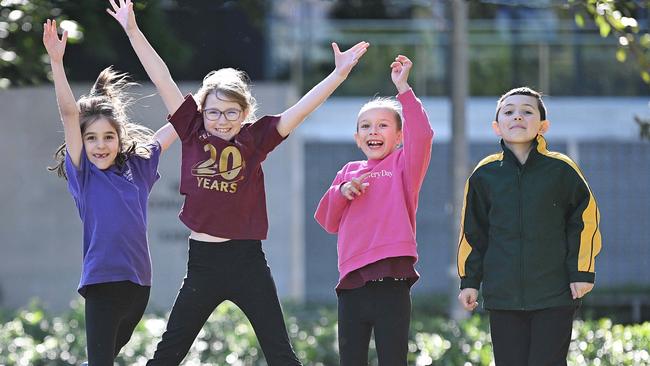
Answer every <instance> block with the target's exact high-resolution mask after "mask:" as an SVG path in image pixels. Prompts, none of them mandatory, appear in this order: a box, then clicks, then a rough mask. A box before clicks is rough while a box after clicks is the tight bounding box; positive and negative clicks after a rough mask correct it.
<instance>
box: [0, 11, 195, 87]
mask: <svg viewBox="0 0 650 366" xmlns="http://www.w3.org/2000/svg"><path fill="white" fill-rule="evenodd" d="M159 3H160V1H147V2H137V3H136V4H135V6H136V11H137V12H138V18H139V19H140V20H141V21H140V23H139V25H140V27H141V28H142V29H143V30H144V31H145V32H146V33H147V34H148V35H149V36H150V38H151V39H152V40H153V43H154V46H155V47H156V49H157V50H158V52H159V53H160V54H161V55H162V56H163V57H165V56H167V57H165V58H166V59H168V60H169V63H170V67H173V66H178V67H182V66H183V65H184V64H185V63H187V61H188V59H189V50H188V49H187V48H186V47H185V46H183V45H181V44H180V42H179V41H178V40H177V39H176V38H175V37H174V36H173V34H172V33H171V32H170V30H169V28H168V27H166V26H165V25H164V14H163V12H162V9H161V8H160V5H159ZM0 5H2V8H1V9H2V10H0V89H4V88H7V87H9V86H25V85H36V84H39V83H42V82H44V81H47V80H48V72H49V65H48V57H47V53H46V51H45V48H44V47H43V45H42V41H41V39H42V35H43V23H44V22H45V21H46V20H47V19H56V20H57V22H58V24H59V25H60V26H61V27H62V28H64V29H66V30H68V47H67V49H66V64H68V65H70V64H74V63H75V62H78V63H80V64H83V63H88V61H89V60H92V61H98V63H100V64H108V63H115V62H117V61H120V60H121V59H122V58H123V56H124V53H128V54H129V55H131V54H132V51H131V49H130V46H128V41H126V36H124V34H123V32H121V30H119V31H118V29H119V25H118V24H117V22H115V21H114V20H113V19H112V18H111V17H110V16H109V15H108V14H107V13H106V10H105V9H106V8H107V7H108V6H109V2H108V0H105V1H104V0H102V1H69V0H0ZM108 29H110V30H111V31H110V32H109V31H107V30H108ZM124 43H126V44H124ZM70 54H72V57H68V55H70ZM172 55H173V57H172ZM96 71H98V70H93V71H92V72H93V75H92V76H90V77H88V79H89V80H91V79H94V78H95V77H96Z"/></svg>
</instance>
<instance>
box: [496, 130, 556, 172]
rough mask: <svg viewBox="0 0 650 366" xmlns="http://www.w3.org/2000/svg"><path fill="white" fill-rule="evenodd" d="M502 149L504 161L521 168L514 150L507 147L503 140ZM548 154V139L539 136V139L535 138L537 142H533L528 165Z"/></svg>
mask: <svg viewBox="0 0 650 366" xmlns="http://www.w3.org/2000/svg"><path fill="white" fill-rule="evenodd" d="M501 149H503V160H506V161H510V162H512V163H514V164H516V165H517V166H521V163H520V162H519V159H517V157H516V156H515V154H514V153H513V152H512V150H510V149H509V148H508V147H507V146H506V144H505V142H503V139H502V140H501ZM547 152H548V150H547V149H546V139H545V138H544V136H542V135H539V134H538V135H537V137H535V140H533V144H532V146H531V149H530V153H529V154H528V159H526V165H530V164H533V163H534V162H535V161H537V160H538V159H539V158H540V157H541V156H543V155H545V153H547Z"/></svg>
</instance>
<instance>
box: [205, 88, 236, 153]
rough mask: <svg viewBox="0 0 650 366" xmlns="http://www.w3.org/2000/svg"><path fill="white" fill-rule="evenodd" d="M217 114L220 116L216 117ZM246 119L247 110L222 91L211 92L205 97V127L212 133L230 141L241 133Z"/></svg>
mask: <svg viewBox="0 0 650 366" xmlns="http://www.w3.org/2000/svg"><path fill="white" fill-rule="evenodd" d="M217 115H219V118H216V116H217ZM233 117H236V118H233ZM231 119H233V120H232V121H231ZM245 119H246V111H244V110H242V107H241V106H240V105H239V104H238V103H237V102H234V101H231V100H228V99H227V98H225V96H224V95H222V94H221V93H218V92H217V93H210V94H208V96H207V97H206V98H205V103H204V105H203V127H205V130H206V131H208V133H210V134H211V135H213V136H217V137H219V138H221V139H223V140H226V141H230V140H231V139H232V138H233V137H235V135H237V134H238V133H239V130H241V124H242V122H244V120H245Z"/></svg>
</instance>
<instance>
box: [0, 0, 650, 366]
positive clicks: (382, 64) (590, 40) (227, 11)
mask: <svg viewBox="0 0 650 366" xmlns="http://www.w3.org/2000/svg"><path fill="white" fill-rule="evenodd" d="M134 4H135V9H136V16H137V21H138V24H139V25H140V28H141V29H142V30H143V32H144V33H145V35H146V36H147V37H148V39H149V40H150V41H151V43H152V44H153V45H154V47H155V48H156V50H157V51H158V52H159V54H160V55H161V56H162V58H163V59H164V60H165V61H166V63H167V65H168V66H169V68H170V70H171V73H172V76H173V77H174V79H175V80H176V81H177V82H178V83H179V86H180V87H181V90H182V91H183V92H184V93H191V92H194V91H196V90H197V89H198V88H199V86H200V81H201V80H202V78H203V76H204V75H205V74H206V73H207V72H209V71H210V70H213V69H218V68H221V67H235V68H238V69H242V70H245V71H246V72H248V74H249V75H250V77H251V78H252V80H253V84H254V86H253V91H254V94H255V96H256V97H257V99H258V101H259V102H260V107H261V111H260V114H275V113H281V112H282V111H283V110H284V109H286V108H287V107H288V106H290V105H291V104H293V103H294V102H295V101H297V100H298V98H299V97H300V96H301V95H302V94H304V93H305V92H306V91H307V90H309V89H310V88H311V87H312V86H313V85H315V84H316V83H317V82H319V81H320V80H321V79H323V78H324V77H325V76H326V75H327V74H328V73H330V72H331V71H332V70H333V68H334V63H333V55H332V50H331V46H330V43H331V42H337V43H338V44H339V45H340V47H341V49H343V48H347V47H349V46H351V45H353V44H355V43H356V42H358V41H361V40H365V41H368V42H370V44H371V46H370V48H369V50H368V52H367V54H366V55H365V56H364V57H363V59H362V60H361V61H360V63H359V64H358V65H357V66H356V67H355V69H354V70H353V71H352V73H351V74H350V76H349V77H348V79H347V80H346V81H345V82H344V84H343V85H341V86H340V87H339V88H338V90H337V91H336V92H335V93H334V95H333V96H332V97H331V98H329V99H328V101H327V102H325V103H324V104H323V105H322V106H321V107H320V108H319V109H318V110H317V111H316V112H314V113H313V114H312V115H311V116H310V117H309V118H308V119H307V120H306V121H305V122H304V124H303V125H302V126H301V127H300V128H298V130H297V131H296V132H294V133H293V134H292V136H291V137H290V138H289V139H288V140H287V141H286V142H285V143H283V144H282V145H281V146H280V147H279V148H278V149H277V150H276V151H274V152H273V154H271V155H270V156H269V158H268V160H267V161H266V162H265V165H264V170H265V175H266V192H267V201H268V202H267V203H268V214H269V220H270V231H269V238H268V240H266V241H265V242H264V246H265V250H266V253H267V258H268V260H269V265H270V267H271V269H272V272H273V275H274V277H275V280H276V283H277V286H278V291H279V292H280V295H281V297H282V298H283V299H284V300H285V301H286V302H287V303H288V304H294V305H295V306H298V307H306V306H312V305H315V306H325V307H327V306H331V305H332V304H334V303H335V302H336V297H335V293H334V290H333V288H334V286H335V285H336V281H337V278H338V275H337V269H336V237H335V236H333V235H329V234H327V233H325V232H324V231H323V230H322V229H321V228H320V226H318V224H317V223H316V222H315V221H314V219H313V213H314V210H315V208H316V206H317V204H318V201H319V199H320V197H321V195H322V194H323V193H324V191H325V190H326V189H327V187H329V185H330V182H331V180H332V179H333V178H334V176H335V174H336V172H337V171H338V169H340V167H342V166H343V165H344V164H345V163H346V162H348V161H350V160H359V159H363V158H364V156H363V154H362V153H361V151H359V150H358V148H357V147H356V146H355V144H354V141H353V133H354V127H355V118H356V114H357V112H358V110H359V108H360V106H361V105H362V104H363V103H364V102H365V101H367V100H369V99H370V98H371V97H372V96H374V95H387V96H390V95H394V94H395V93H396V91H395V89H394V86H393V84H392V82H391V80H390V75H389V67H388V65H389V64H390V62H391V61H392V60H393V59H394V57H395V56H396V55H397V54H404V55H407V56H409V57H410V58H411V59H412V60H413V62H414V69H413V71H412V72H411V76H410V84H411V86H412V87H413V89H414V91H415V92H416V94H417V95H418V96H419V97H420V98H421V99H422V100H423V102H424V105H425V108H426V109H427V112H428V115H429V118H430V120H431V124H432V126H433V128H434V130H435V132H436V136H435V137H434V145H433V151H432V159H431V165H430V167H429V172H428V174H427V177H426V180H425V183H424V186H423V188H422V191H421V194H420V206H419V210H418V221H417V224H418V226H417V229H418V230H417V236H418V244H419V254H420V261H419V263H418V266H417V269H418V271H419V272H420V274H421V276H422V277H421V279H420V281H419V282H418V283H417V284H416V285H415V286H414V288H413V294H414V299H415V300H414V301H415V304H416V305H417V306H420V305H418V304H421V307H422V308H424V309H429V311H431V312H433V313H436V314H438V315H441V316H445V317H451V318H452V319H460V318H463V317H465V315H463V314H462V312H460V311H459V309H458V308H457V307H456V302H455V297H456V295H457V293H458V290H457V288H458V287H457V286H458V284H457V280H456V269H455V255H456V246H457V233H458V226H457V225H458V217H459V204H460V200H461V195H462V189H463V186H464V181H465V179H466V178H467V175H468V174H469V172H470V171H471V169H472V168H473V167H474V166H475V164H476V163H477V162H478V161H479V160H480V159H481V158H482V157H483V156H485V155H487V154H489V153H492V152H495V151H497V150H498V149H499V147H498V139H497V138H496V136H494V135H493V133H492V131H491V128H490V123H491V121H492V120H493V118H494V111H495V107H496V101H497V99H498V97H499V96H500V95H501V94H502V93H504V92H505V91H507V90H509V89H511V88H513V87H517V86H523V85H527V86H530V87H532V88H534V89H537V90H540V91H541V92H543V93H544V94H545V96H546V97H545V101H546V105H547V108H548V117H549V120H550V121H551V129H550V131H549V133H548V134H547V138H548V142H549V148H550V149H551V150H556V151H560V152H563V153H566V154H568V155H569V156H570V157H572V158H573V159H574V160H575V161H577V162H578V164H579V165H580V166H581V168H582V170H583V171H584V174H585V175H586V177H587V180H588V182H589V183H590V186H591V189H592V190H593V193H594V195H595V197H596V199H597V200H598V203H599V206H600V211H601V215H602V218H601V232H602V236H603V251H602V252H601V254H600V256H599V257H598V261H597V267H596V272H597V276H596V281H597V285H596V288H595V290H594V292H593V293H592V294H591V295H589V297H588V298H587V299H586V300H585V304H584V306H583V314H586V315H588V316H590V317H601V316H607V317H610V318H612V319H613V320H614V321H616V322H622V323H632V324H633V323H641V322H643V321H647V320H650V225H649V223H650V189H649V188H648V187H650V142H648V140H650V105H649V104H648V103H649V101H650V35H649V34H648V25H649V20H650V1H648V0H629V1H624V0H620V1H606V0H600V1H596V0H563V1H560V0H476V1H463V0H408V1H407V0H336V1H331V0H330V1H328V0H320V1H317V0H304V1H299V0H273V1H272V0H241V1H223V0H195V1H182V0H176V1H174V0H159V1H154V0H150V1H134ZM0 6H1V9H0V110H1V111H2V113H0V125H1V126H2V132H1V133H0V155H1V156H2V157H3V159H0V172H2V185H1V186H0V204H1V207H2V208H1V209H0V245H1V249H2V250H1V251H0V253H1V254H0V309H4V310H2V311H0V315H1V314H2V312H3V311H4V313H5V314H10V313H11V314H13V313H14V312H15V311H18V310H20V309H22V308H25V307H28V306H29V304H30V302H31V301H33V300H34V299H39V300H38V301H39V304H40V305H39V306H41V307H42V308H44V309H47V311H50V312H52V313H55V314H60V313H64V312H66V311H68V310H69V308H70V302H71V301H72V300H76V299H78V295H77V293H76V285H77V283H78V280H79V274H80V267H81V265H80V264H81V235H82V231H81V223H80V220H79V216H78V214H77V211H76V208H75V206H74V203H73V200H72V198H71V197H70V195H69V193H68V191H67V188H66V184H65V182H64V181H63V180H60V179H58V178H56V177H55V175H53V174H51V173H48V172H47V170H46V167H47V166H48V165H52V163H53V160H52V159H51V156H52V154H53V152H54V150H55V149H56V147H57V146H58V145H59V143H60V142H61V141H62V138H63V133H62V132H63V131H62V126H61V123H60V120H59V116H58V111H57V107H56V100H55V95H54V88H53V85H52V83H51V81H50V80H49V79H50V75H49V72H50V69H49V65H48V58H47V55H46V53H45V50H44V48H43V46H42V43H41V36H42V23H43V22H44V21H45V19H48V18H54V19H57V21H58V22H59V24H60V25H61V26H62V27H63V28H65V29H67V30H68V32H69V34H70V39H69V42H68V47H67V50H66V55H65V65H66V71H67V74H68V77H69V79H70V81H71V83H72V86H73V91H74V93H75V95H76V96H77V97H79V96H80V95H82V94H84V93H87V92H88V91H89V89H90V86H91V85H92V81H93V80H94V78H95V77H96V76H97V74H98V73H99V71H101V70H102V69H103V68H104V67H106V66H108V65H114V66H115V68H117V69H118V70H121V71H125V72H128V73H130V74H131V75H132V76H133V79H134V80H135V81H137V82H139V83H140V84H141V85H140V86H139V87H136V88H134V89H133V92H134V93H135V94H136V95H137V96H138V100H137V102H136V104H135V105H134V107H133V109H132V111H131V112H132V116H133V119H134V120H136V121H140V122H141V123H143V124H145V125H147V126H149V127H151V128H154V129H155V128H157V127H159V126H161V125H162V124H163V123H164V122H165V118H166V113H165V109H164V107H163V105H162V103H161V101H160V100H159V98H158V96H157V95H155V88H153V86H152V85H151V84H150V83H149V82H148V79H147V76H146V73H145V72H144V70H143V69H142V67H141V66H140V64H139V62H138V60H137V58H136V56H135V54H134V52H133V51H132V49H131V46H130V44H129V42H128V40H127V38H126V36H125V34H124V33H123V31H122V29H121V28H120V26H119V25H118V24H117V22H115V21H114V20H113V18H112V17H110V16H109V15H108V14H106V11H105V9H106V8H107V7H108V6H109V4H108V1H97V0H92V1H66V0H0ZM179 155H180V146H179V144H178V143H175V145H174V146H173V147H172V148H171V149H170V150H169V151H168V152H167V153H165V154H164V155H163V157H162V158H161V166H160V171H161V174H162V178H161V180H160V181H159V182H158V183H157V184H156V187H155V189H154V191H153V193H152V195H151V199H150V228H149V241H150V248H151V254H152V262H153V268H154V284H153V287H152V297H151V300H150V304H149V311H150V312H158V313H164V312H166V311H168V310H169V309H170V307H171V304H172V303H173V300H174V297H175V295H176V293H177V291H178V289H179V287H180V284H181V281H182V278H183V276H184V273H185V266H186V257H187V235H188V230H187V229H186V228H185V227H184V226H183V225H182V224H180V222H179V220H178V218H177V214H178V211H179V209H180V207H181V205H182V199H181V197H180V195H179V194H178V183H179V166H180V156H179ZM644 187H645V188H644ZM459 191H460V192H459ZM369 224H371V223H369ZM73 307H74V305H73ZM0 319H2V318H1V317H0ZM0 338H1V337H0ZM0 351H1V346H0ZM646 355H647V352H646ZM648 357H650V356H648ZM649 362H650V361H649ZM325 364H327V363H325ZM424 364H426V363H424ZM631 364H632V363H631ZM639 364H640V363H639Z"/></svg>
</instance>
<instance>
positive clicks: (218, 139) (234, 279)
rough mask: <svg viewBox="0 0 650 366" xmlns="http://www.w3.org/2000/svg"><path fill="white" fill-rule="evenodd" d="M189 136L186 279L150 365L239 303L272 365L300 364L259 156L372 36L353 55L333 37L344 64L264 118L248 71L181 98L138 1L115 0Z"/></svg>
mask: <svg viewBox="0 0 650 366" xmlns="http://www.w3.org/2000/svg"><path fill="white" fill-rule="evenodd" d="M110 4H111V6H112V10H110V9H109V10H108V12H109V13H110V14H111V15H112V16H113V17H114V18H115V19H116V20H117V21H118V22H119V23H120V24H121V25H122V27H123V28H124V30H125V32H126V34H127V36H128V37H129V40H130V42H131V45H132V46H133V49H134V50H135V52H136V54H137V55H138V58H139V59H140V62H141V63H142V65H143V66H144V69H145V71H146V72H147V74H148V75H149V77H150V78H151V81H152V82H153V83H154V84H155V85H156V88H157V90H158V92H159V94H160V96H161V97H162V99H163V101H164V103H165V106H166V107H167V111H168V112H169V114H170V116H169V118H168V119H169V121H170V122H171V123H172V124H173V126H174V128H175V129H176V132H177V133H178V135H179V137H180V139H181V141H182V165H181V187H180V192H181V194H182V195H184V196H185V202H184V204H183V209H182V211H181V213H180V215H179V216H180V219H181V221H182V222H183V223H184V224H185V225H186V226H187V227H188V228H189V229H190V230H191V232H190V239H189V247H190V248H189V259H188V268H187V276H186V277H185V279H184V281H183V286H182V287H181V289H180V291H179V293H178V296H177V298H176V301H175V303H174V307H173V308H172V311H171V314H170V315H169V322H168V323H167V329H166V330H165V333H164V334H163V336H162V340H161V341H160V343H158V346H157V349H156V352H155V353H154V356H153V359H152V360H150V361H149V362H148V365H178V364H180V363H181V361H182V360H183V358H184V357H185V355H186V354H187V352H188V350H189V349H190V347H191V345H192V342H193V341H194V339H195V338H196V336H197V334H198V333H199V331H200V330H201V327H202V326H203V324H204V323H205V321H206V320H207V319H208V317H209V316H210V314H211V313H212V311H213V310H214V309H215V308H216V307H217V306H218V305H219V304H220V303H221V302H223V301H225V300H230V301H232V302H233V303H235V304H236V305H237V306H238V307H239V308H240V309H241V310H242V311H243V312H244V314H246V316H247V318H248V319H249V320H250V322H251V325H252V326H253V328H254V330H255V334H256V336H257V338H258V340H259V342H260V346H261V348H262V351H263V352H264V356H265V358H266V362H267V364H268V365H270V366H274V365H278V366H289V365H300V361H299V360H298V358H297V357H296V355H295V354H294V352H293V350H292V348H291V344H290V342H289V337H288V335H287V330H286V327H285V324H284V319H283V316H282V309H281V307H280V302H279V301H278V295H277V292H276V289H275V283H274V281H273V277H272V276H271V272H270V269H269V267H268V265H267V263H266V259H265V255H264V252H263V251H262V244H261V240H263V239H265V238H266V234H267V229H268V223H267V216H266V205H265V204H266V200H265V194H264V174H263V172H262V167H261V163H262V161H264V159H265V158H266V156H267V154H268V153H270V152H271V151H272V150H273V149H274V148H275V147H276V146H277V145H278V144H280V143H281V142H282V141H283V140H284V139H285V138H286V137H287V136H288V135H289V133H290V132H291V131H293V129H295V128H296V127H297V126H298V125H299V124H300V123H301V122H302V121H303V120H304V119H305V118H306V117H307V116H308V115H309V114H310V113H311V112H312V111H313V110H315V109H316V108H317V107H318V106H319V105H320V104H321V103H323V102H324V101H325V99H327V98H328V97H329V96H330V95H331V94H332V93H333V92H334V90H335V89H336V88H337V87H338V86H339V85H340V84H341V83H342V82H343V81H344V80H345V79H346V78H347V76H348V74H349V73H350V71H351V70H352V68H353V67H354V65H356V64H357V62H358V60H359V58H360V57H361V56H363V54H364V53H365V52H366V49H367V47H368V43H366V42H359V43H358V44H357V45H355V46H353V47H352V48H350V49H349V50H347V51H345V52H341V51H340V50H339V48H338V46H337V45H336V43H333V44H332V48H333V50H334V58H335V64H336V68H335V69H334V71H333V72H332V73H331V74H330V75H329V76H327V77H326V78H325V79H324V80H323V81H321V82H320V83H319V84H318V85H316V86H315V87H314V88H313V89H312V90H310V91H309V92H308V93H307V94H306V95H305V96H303V97H302V98H301V99H300V100H299V101H298V102H297V103H296V104H295V105H293V106H292V107H290V108H289V109H287V110H286V111H284V112H282V113H281V114H280V115H276V116H264V117H262V118H259V119H256V118H255V117H254V112H255V100H254V99H253V97H252V95H251V91H250V86H249V84H248V82H247V81H248V80H247V78H246V77H245V74H244V73H243V72H240V71H237V70H234V69H229V68H228V69H221V70H218V71H213V72H210V73H209V74H208V75H207V76H206V77H205V78H204V80H203V85H202V86H201V89H199V91H198V92H197V93H196V95H194V96H192V95H188V96H186V97H183V95H182V94H181V92H180V90H179V89H178V86H177V85H176V83H175V82H174V81H173V80H172V78H171V75H170V73H169V70H168V69H167V66H166V65H165V63H164V62H163V60H162V59H161V58H160V57H159V56H158V54H157V53H156V51H155V50H154V49H153V48H152V47H151V45H150V44H149V42H148V41H147V39H146V38H145V37H144V35H143V34H142V32H141V31H140V30H139V29H138V26H137V24H136V21H135V14H134V12H133V4H132V3H131V1H130V0H119V3H117V2H115V1H111V2H110Z"/></svg>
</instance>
